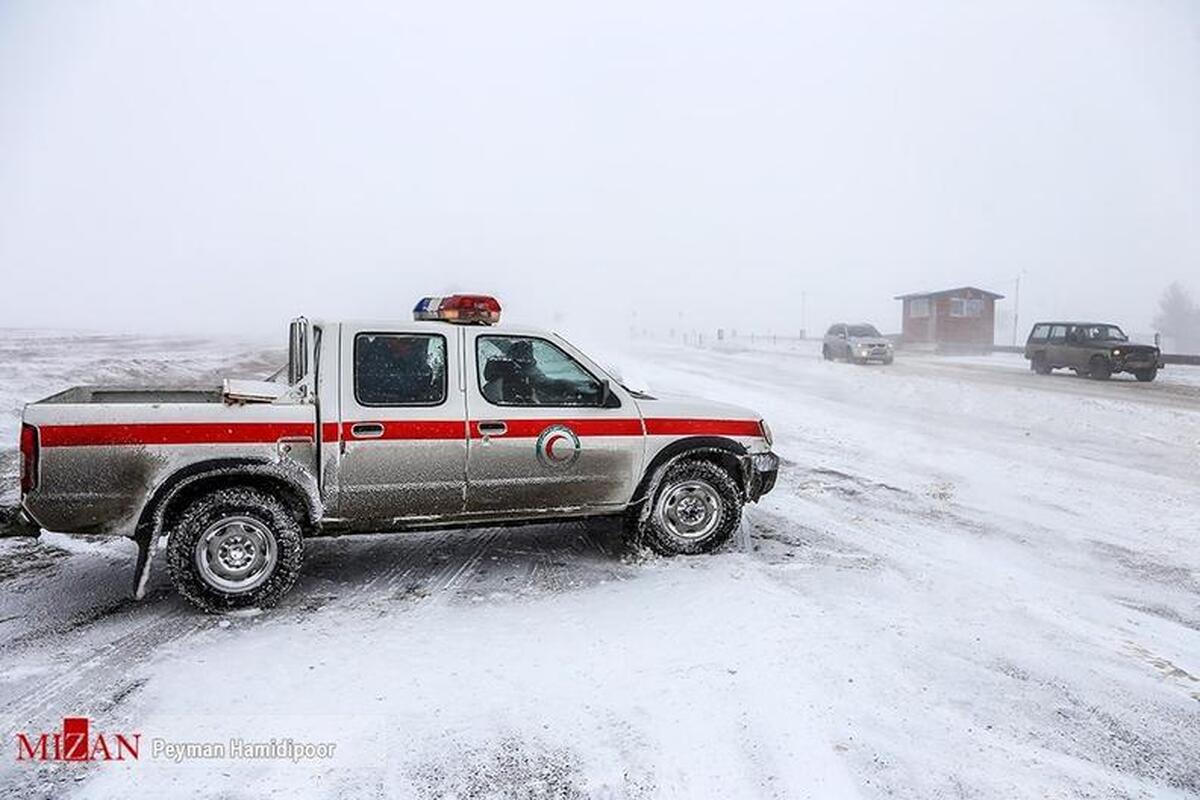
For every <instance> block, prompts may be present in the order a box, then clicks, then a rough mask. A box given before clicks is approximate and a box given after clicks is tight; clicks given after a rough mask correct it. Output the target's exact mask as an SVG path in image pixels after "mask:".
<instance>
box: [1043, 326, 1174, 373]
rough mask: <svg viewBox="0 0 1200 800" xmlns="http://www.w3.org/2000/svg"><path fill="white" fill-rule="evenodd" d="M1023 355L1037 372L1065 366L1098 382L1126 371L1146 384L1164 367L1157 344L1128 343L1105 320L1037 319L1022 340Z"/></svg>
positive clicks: (1125, 337) (1122, 333)
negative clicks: (1058, 320) (1063, 320)
mask: <svg viewBox="0 0 1200 800" xmlns="http://www.w3.org/2000/svg"><path fill="white" fill-rule="evenodd" d="M1025 358H1026V359H1028V360H1029V367H1030V369H1032V370H1033V371H1034V372H1036V373H1037V374H1039V375H1049V374H1050V373H1051V372H1052V371H1054V370H1055V369H1060V368H1067V369H1072V370H1074V371H1075V373H1076V374H1077V375H1087V376H1088V377H1090V378H1093V379H1095V380H1101V381H1103V380H1108V379H1109V378H1110V377H1111V376H1112V375H1113V374H1114V373H1118V372H1128V373H1131V374H1133V376H1134V377H1135V378H1137V379H1138V380H1139V381H1142V382H1146V383H1148V382H1150V381H1152V380H1154V379H1155V378H1156V377H1157V376H1158V371H1159V370H1160V369H1162V367H1163V360H1162V353H1161V352H1160V351H1159V349H1158V348H1157V347H1153V346H1151V345H1146V344H1131V343H1130V341H1129V337H1128V336H1126V335H1125V332H1124V331H1122V330H1121V329H1120V328H1119V327H1117V326H1116V325H1113V324H1111V323H1107V322H1039V323H1037V324H1036V325H1034V326H1033V328H1032V330H1030V332H1029V339H1028V340H1027V341H1026V342H1025Z"/></svg>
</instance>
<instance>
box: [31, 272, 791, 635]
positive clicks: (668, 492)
mask: <svg viewBox="0 0 1200 800" xmlns="http://www.w3.org/2000/svg"><path fill="white" fill-rule="evenodd" d="M499 317H500V305H499V303H498V302H497V301H496V300H495V299H494V298H491V297H486V296H479V295H454V296H451V297H446V298H426V299H424V300H422V301H421V302H420V303H419V304H418V305H417V308H416V309H415V311H414V319H413V320H412V321H402V322H396V321H391V322H386V321H385V322H323V321H311V322H310V321H308V320H306V319H304V318H299V319H297V320H295V321H293V323H292V325H291V328H290V335H289V360H288V362H289V363H288V367H287V372H286V375H283V376H281V377H280V378H279V379H278V380H277V381H275V382H270V381H264V382H258V381H231V380H227V381H225V382H224V384H223V385H222V386H221V387H219V388H213V389H211V390H196V391H193V390H178V389H164V390H154V389H147V388H120V387H102V386H80V387H75V388H72V389H68V390H66V391H64V392H61V393H59V394H56V395H53V396H51V397H48V398H46V399H44V400H41V401H38V402H35V403H30V404H29V405H27V406H26V407H25V409H24V416H23V419H22V427H21V506H22V513H23V514H24V515H25V516H26V517H27V522H28V523H30V524H32V525H35V526H37V527H39V528H40V529H46V530H52V531H57V532H62V533H74V534H92V535H105V536H129V537H132V538H133V539H134V540H135V541H136V542H137V543H138V545H139V556H138V564H137V568H136V570H135V593H136V594H137V595H138V596H139V597H140V596H141V594H142V593H143V592H144V590H145V586H146V579H147V576H148V574H149V569H150V564H151V561H152V555H153V551H154V549H155V547H156V546H157V544H158V543H159V542H160V541H161V540H162V539H163V538H165V539H166V549H167V554H166V555H167V559H166V560H167V566H168V571H169V573H170V576H171V579H172V581H173V583H174V584H175V586H176V588H177V589H178V590H179V592H180V593H181V594H182V595H183V596H184V597H186V598H187V599H188V600H190V601H191V602H193V603H194V604H196V605H197V606H199V607H201V608H203V609H206V610H210V611H221V610H225V609H232V608H237V607H242V606H251V605H255V606H269V605H271V604H273V603H275V602H277V601H278V600H279V599H280V598H281V597H282V596H283V595H284V594H285V593H286V592H287V591H288V590H289V589H290V588H291V586H292V584H293V582H294V581H295V579H296V576H297V573H298V571H299V570H300V567H301V562H302V560H303V552H304V539H305V538H307V537H312V536H320V535H330V534H337V533H343V532H397V531H411V530H416V529H424V528H460V527H471V526H479V525H498V524H509V523H514V524H515V523H524V522H540V523H544V522H546V521H548V520H556V519H572V518H580V517H597V516H612V517H620V518H622V519H623V521H624V524H625V526H626V531H627V533H628V534H629V535H631V536H633V537H635V538H637V539H638V540H639V541H644V542H645V543H646V544H648V545H650V546H651V547H653V548H654V549H655V550H657V551H659V552H661V553H663V554H668V555H675V554H692V553H703V552H709V551H712V550H713V549H715V548H717V547H719V546H720V545H721V544H722V543H723V542H725V541H726V540H727V539H728V538H729V537H730V535H731V534H732V533H733V531H734V530H735V529H736V527H737V526H738V523H739V520H740V516H741V510H742V505H743V503H745V502H752V501H756V500H758V498H759V497H760V496H761V495H763V494H764V493H766V492H768V491H770V490H771V488H772V487H773V485H774V483H775V477H776V472H777V469H778V464H779V460H778V458H777V457H776V456H775V455H774V454H773V453H772V452H771V434H770V430H769V428H768V427H767V425H766V423H765V422H764V421H763V420H762V419H761V418H760V417H759V416H758V415H757V414H755V413H754V412H752V411H748V410H746V409H742V408H737V407H735V406H730V405H723V404H718V403H712V402H706V401H701V400H696V399H686V398H685V399H667V398H665V397H664V398H656V397H651V396H649V395H647V394H644V393H641V392H638V391H634V390H631V389H628V388H626V387H625V386H623V385H622V384H621V382H620V381H619V380H617V379H616V378H615V377H614V376H613V375H611V374H609V373H608V372H606V371H605V370H604V369H603V368H602V367H601V366H600V365H599V364H597V363H596V362H594V361H592V360H591V359H589V358H588V357H587V356H586V355H585V354H583V353H582V352H580V351H579V350H577V349H576V348H575V347H573V346H572V345H571V344H570V343H568V342H567V341H565V340H564V339H562V338H561V337H560V336H558V335H556V334H554V333H549V332H546V331H541V330H537V329H532V328H521V327H509V326H507V325H501V324H499Z"/></svg>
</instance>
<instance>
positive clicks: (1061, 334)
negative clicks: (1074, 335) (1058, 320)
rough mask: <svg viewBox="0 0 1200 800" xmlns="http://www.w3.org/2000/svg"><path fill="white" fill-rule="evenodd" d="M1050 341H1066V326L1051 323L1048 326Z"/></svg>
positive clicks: (1059, 342)
mask: <svg viewBox="0 0 1200 800" xmlns="http://www.w3.org/2000/svg"><path fill="white" fill-rule="evenodd" d="M1050 341H1051V342H1053V343H1055V344H1062V343H1064V342H1066V341H1067V326H1066V325H1052V326H1051V327H1050Z"/></svg>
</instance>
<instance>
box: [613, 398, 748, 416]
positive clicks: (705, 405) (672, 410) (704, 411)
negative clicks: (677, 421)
mask: <svg viewBox="0 0 1200 800" xmlns="http://www.w3.org/2000/svg"><path fill="white" fill-rule="evenodd" d="M634 402H635V403H636V404H637V407H638V410H639V411H641V412H642V416H643V417H647V418H651V419H653V418H661V417H669V418H683V419H729V420H760V419H762V415H761V414H759V413H758V412H757V411H754V410H752V409H749V408H746V407H744V406H735V405H733V404H731V403H716V402H713V401H711V400H704V399H700V398H695V397H687V396H681V395H656V396H655V399H653V400H650V399H647V398H640V397H639V398H635V400H634Z"/></svg>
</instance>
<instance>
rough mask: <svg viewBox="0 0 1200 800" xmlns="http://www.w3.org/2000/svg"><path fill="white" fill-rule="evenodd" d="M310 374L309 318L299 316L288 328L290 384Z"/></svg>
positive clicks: (292, 384) (293, 384) (294, 383)
mask: <svg viewBox="0 0 1200 800" xmlns="http://www.w3.org/2000/svg"><path fill="white" fill-rule="evenodd" d="M307 374H308V320H307V319H305V318H304V317H297V318H296V319H294V320H292V324H291V326H290V327H289V329H288V385H289V386H295V385H296V384H297V383H299V382H300V380H301V379H302V378H303V377H304V376H305V375H307Z"/></svg>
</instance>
